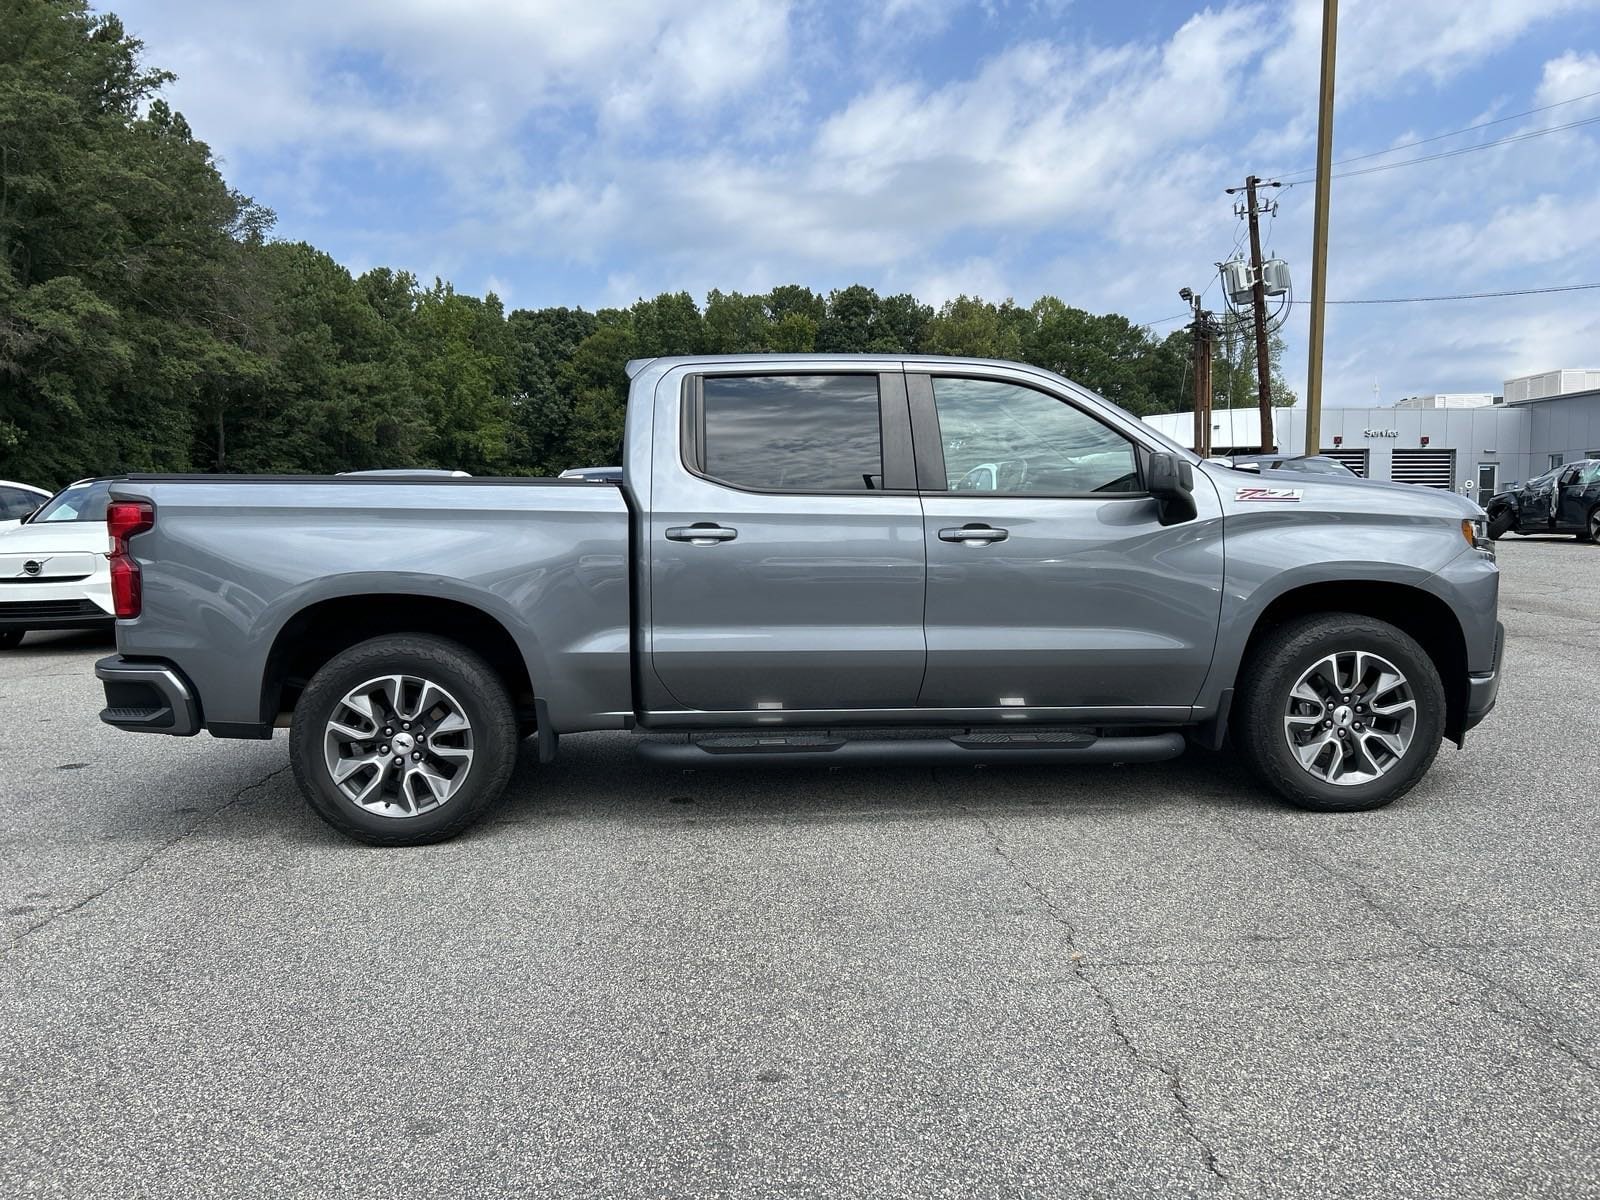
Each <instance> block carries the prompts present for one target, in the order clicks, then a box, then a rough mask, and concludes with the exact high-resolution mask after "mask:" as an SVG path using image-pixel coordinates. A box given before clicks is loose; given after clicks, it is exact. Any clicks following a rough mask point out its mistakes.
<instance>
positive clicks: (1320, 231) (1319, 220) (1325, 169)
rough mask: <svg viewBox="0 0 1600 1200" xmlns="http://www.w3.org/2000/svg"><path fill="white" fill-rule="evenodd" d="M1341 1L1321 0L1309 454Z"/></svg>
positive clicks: (1317, 410) (1318, 417)
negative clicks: (1334, 73) (1320, 84)
mask: <svg viewBox="0 0 1600 1200" xmlns="http://www.w3.org/2000/svg"><path fill="white" fill-rule="evenodd" d="M1338 35H1339V0H1322V88H1321V91H1320V92H1319V94H1318V103H1317V215H1316V218H1315V221H1314V222H1313V224H1314V228H1313V230H1312V234H1311V338H1310V341H1309V343H1308V345H1307V350H1306V453H1307V454H1319V453H1321V451H1322V330H1323V318H1324V317H1325V316H1326V313H1327V307H1328V306H1327V299H1328V185H1329V184H1330V183H1331V182H1332V179H1331V176H1332V174H1333V69H1334V60H1335V58H1336V57H1337V55H1336V50H1337V42H1338Z"/></svg>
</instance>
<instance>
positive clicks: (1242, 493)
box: [1233, 487, 1304, 504]
mask: <svg viewBox="0 0 1600 1200" xmlns="http://www.w3.org/2000/svg"><path fill="white" fill-rule="evenodd" d="M1302 495H1304V491H1303V489H1301V488H1274V487H1242V488H1240V489H1239V490H1238V491H1237V492H1235V493H1234V494H1233V498H1234V499H1235V500H1241V501H1258V502H1260V503H1263V504H1299V503H1300V497H1301V496H1302Z"/></svg>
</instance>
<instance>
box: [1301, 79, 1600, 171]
mask: <svg viewBox="0 0 1600 1200" xmlns="http://www.w3.org/2000/svg"><path fill="white" fill-rule="evenodd" d="M1596 96H1600V91H1597V92H1585V93H1584V94H1583V95H1581V96H1574V97H1572V98H1571V99H1570V100H1557V101H1556V102H1555V103H1554V104H1544V105H1541V106H1540V107H1538V108H1530V109H1528V110H1527V111H1525V112H1519V113H1512V114H1511V115H1510V116H1508V117H1496V118H1495V119H1494V120H1492V121H1483V122H1480V123H1479V124H1477V125H1468V126H1466V127H1465V128H1463V129H1452V130H1451V131H1450V132H1449V133H1436V134H1434V135H1433V136H1432V137H1425V138H1418V139H1417V140H1416V141H1414V142H1401V143H1400V144H1399V145H1398V146H1390V147H1389V148H1388V149H1387V150H1374V151H1373V152H1372V153H1371V154H1357V155H1354V156H1353V157H1351V158H1341V159H1339V160H1338V161H1337V162H1334V163H1332V164H1330V165H1332V166H1335V167H1343V166H1346V165H1348V164H1349V163H1353V162H1365V161H1366V160H1367V159H1369V158H1382V157H1383V156H1384V155H1385V154H1393V153H1394V152H1395V151H1397V150H1410V149H1411V148H1412V147H1413V146H1426V145H1428V144H1429V143H1430V142H1442V141H1443V140H1444V139H1445V138H1453V137H1457V136H1459V135H1460V134H1463V133H1473V132H1475V131H1476V130H1479V129H1488V128H1489V127H1490V126H1491V125H1504V124H1505V123H1506V122H1507V121H1516V120H1519V119H1521V118H1522V117H1531V116H1533V115H1535V114H1536V113H1542V112H1549V111H1550V110H1551V109H1552V108H1560V107H1561V106H1562V105H1564V104H1576V103H1578V101H1580V100H1592V99H1594V98H1595V97H1596ZM1316 169H1317V168H1316V165H1315V164H1312V165H1311V166H1309V167H1300V168H1299V169H1297V170H1294V171H1279V172H1278V174H1280V175H1303V174H1304V173H1305V172H1307V171H1311V172H1315V171H1316Z"/></svg>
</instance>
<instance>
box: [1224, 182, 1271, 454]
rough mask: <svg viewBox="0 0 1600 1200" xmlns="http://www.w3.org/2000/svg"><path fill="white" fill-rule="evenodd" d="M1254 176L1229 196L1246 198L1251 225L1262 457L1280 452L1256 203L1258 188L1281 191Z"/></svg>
mask: <svg viewBox="0 0 1600 1200" xmlns="http://www.w3.org/2000/svg"><path fill="white" fill-rule="evenodd" d="M1281 186H1282V185H1281V184H1279V183H1269V182H1267V181H1266V180H1264V179H1261V178H1260V177H1258V176H1255V175H1251V176H1249V177H1248V178H1247V179H1246V180H1245V181H1244V187H1242V188H1229V189H1228V195H1230V196H1231V195H1233V194H1234V193H1236V192H1243V193H1244V194H1245V212H1244V215H1245V218H1246V220H1248V221H1249V223H1250V275H1251V277H1252V278H1253V279H1254V280H1255V282H1254V284H1253V285H1252V286H1251V288H1250V300H1251V306H1252V308H1253V310H1254V312H1255V325H1256V400H1257V402H1258V403H1259V405H1260V408H1261V453H1263V454H1272V453H1273V452H1275V451H1276V450H1277V448H1278V447H1277V439H1276V437H1275V435H1274V432H1273V428H1272V362H1271V358H1270V356H1269V355H1268V353H1267V283H1266V280H1265V279H1263V278H1262V277H1261V219H1260V218H1261V205H1260V203H1259V202H1258V201H1257V200H1256V189H1257V188H1258V187H1281Z"/></svg>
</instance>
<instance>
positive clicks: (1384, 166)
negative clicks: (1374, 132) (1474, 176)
mask: <svg viewBox="0 0 1600 1200" xmlns="http://www.w3.org/2000/svg"><path fill="white" fill-rule="evenodd" d="M1596 122H1600V116H1593V117H1585V118H1583V119H1582V120H1581V121H1568V122H1567V123H1566V124H1565V125H1550V126H1547V127H1545V128H1544V129H1530V130H1528V131H1527V132H1526V133H1513V134H1508V135H1507V136H1506V137H1503V138H1496V139H1494V141H1492V142H1480V143H1478V145H1476V146H1461V147H1458V148H1457V149H1455V150H1441V151H1439V153H1437V154H1421V155H1418V156H1417V157H1416V158H1403V159H1401V160H1400V161H1399V162H1392V163H1380V164H1379V165H1378V166H1375V167H1363V168H1362V169H1361V170H1359V171H1340V172H1339V173H1338V174H1336V175H1333V176H1330V178H1332V179H1349V178H1351V177H1353V176H1356V175H1375V174H1377V173H1378V172H1379V171H1393V170H1394V169H1395V168H1396V167H1410V166H1415V165H1416V164H1417V163H1425V162H1435V161H1437V160H1439V159H1441V158H1455V157H1457V156H1458V155H1461V154H1472V153H1473V152H1475V151H1478V150H1489V149H1491V148H1493V147H1495V146H1504V145H1506V144H1507V143H1509V142H1525V141H1527V140H1528V139H1529V138H1536V137H1543V136H1544V135H1545V134H1547V133H1560V132H1561V131H1562V130H1564V129H1577V128H1578V127H1579V126H1580V125H1593V124H1595V123H1596ZM1315 178H1316V176H1314V175H1313V176H1309V177H1308V178H1305V179H1291V180H1289V181H1288V182H1287V183H1285V184H1284V185H1283V186H1284V187H1294V186H1295V185H1297V184H1301V183H1311V182H1312V181H1313V180H1314V179H1315Z"/></svg>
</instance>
